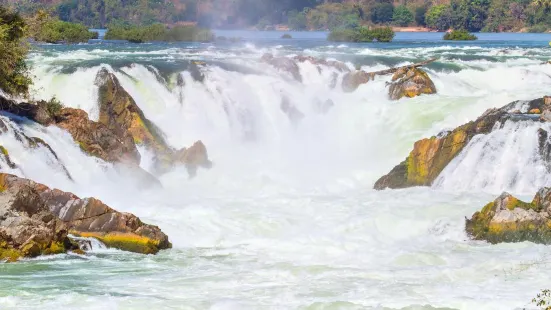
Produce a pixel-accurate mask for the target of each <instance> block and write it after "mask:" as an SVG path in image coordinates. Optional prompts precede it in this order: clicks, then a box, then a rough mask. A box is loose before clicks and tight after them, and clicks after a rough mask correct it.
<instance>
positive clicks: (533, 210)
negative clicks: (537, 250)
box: [465, 188, 551, 244]
mask: <svg viewBox="0 0 551 310" xmlns="http://www.w3.org/2000/svg"><path fill="white" fill-rule="evenodd" d="M550 207H551V188H542V189H540V190H539V191H538V193H537V194H536V196H535V197H534V199H533V200H532V202H530V203H527V202H523V201H521V200H519V199H517V198H515V197H513V196H512V195H510V194H508V193H503V194H501V196H499V197H498V198H497V199H496V200H495V201H493V202H491V203H489V204H487V205H486V206H484V208H482V210H481V211H479V212H476V213H475V214H473V216H472V217H471V218H470V219H467V221H466V224H465V229H466V231H467V233H468V234H469V235H470V236H471V237H472V238H474V239H476V240H486V241H488V242H491V243H499V242H523V241H532V242H536V243H545V244H551V226H550V224H551V218H550V214H551V208H550Z"/></svg>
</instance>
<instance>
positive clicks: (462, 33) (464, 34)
mask: <svg viewBox="0 0 551 310" xmlns="http://www.w3.org/2000/svg"><path fill="white" fill-rule="evenodd" d="M477 39H478V38H477V37H476V36H475V35H473V34H470V33H469V32H468V31H467V30H453V31H451V32H448V33H446V34H445V35H444V40H453V41H474V40H477Z"/></svg>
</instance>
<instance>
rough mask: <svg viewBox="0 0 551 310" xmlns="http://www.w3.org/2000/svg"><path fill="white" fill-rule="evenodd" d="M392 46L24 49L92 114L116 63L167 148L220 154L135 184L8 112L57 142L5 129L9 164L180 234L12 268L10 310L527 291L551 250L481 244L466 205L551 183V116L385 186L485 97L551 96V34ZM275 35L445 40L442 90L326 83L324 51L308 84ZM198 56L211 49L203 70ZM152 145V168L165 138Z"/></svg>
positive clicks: (463, 305) (515, 301) (496, 103)
mask: <svg viewBox="0 0 551 310" xmlns="http://www.w3.org/2000/svg"><path fill="white" fill-rule="evenodd" d="M293 37H295V36H294V35H293ZM283 44H287V45H283ZM393 44H395V45H392V44H391V45H371V44H370V45H354V44H351V45H347V46H333V45H329V44H327V43H325V42H322V41H317V40H306V39H305V40H297V41H296V43H288V42H287V41H285V43H282V42H281V41H278V40H275V41H253V42H248V43H247V44H238V45H208V44H207V45H197V44H194V45H156V44H150V45H142V46H137V45H130V44H129V45H109V44H104V45H100V46H96V45H89V46H88V45H83V46H75V47H63V48H61V47H56V46H45V47H42V49H41V50H36V51H35V52H34V53H33V54H32V56H31V58H30V61H31V63H32V64H33V70H34V75H35V76H36V77H37V78H36V81H37V82H36V84H35V86H34V87H35V88H34V94H35V96H36V97H37V98H43V99H49V98H50V97H51V96H53V95H55V96H56V97H57V98H58V99H60V100H61V101H62V102H63V104H65V105H66V106H71V107H75V108H81V109H83V110H85V111H87V112H88V113H89V115H90V118H91V119H97V118H98V117H99V112H98V111H99V110H98V106H97V86H95V85H94V80H95V76H96V74H97V72H98V71H99V70H100V69H101V68H102V67H105V68H107V69H108V70H110V71H111V72H114V73H115V75H116V76H117V78H118V79H119V80H120V82H121V85H122V86H123V87H124V88H125V89H126V90H127V91H128V92H129V93H130V95H131V96H132V97H133V98H134V100H135V101H136V103H137V104H138V106H139V107H140V108H141V109H142V110H143V111H144V113H145V115H146V116H147V117H148V118H149V119H150V120H151V121H153V122H154V123H155V124H156V125H157V126H158V127H159V128H160V129H161V130H162V131H163V133H164V134H165V136H166V138H167V140H168V142H169V143H170V144H171V145H172V146H174V147H178V148H180V147H184V146H188V145H190V144H191V143H192V142H193V141H195V140H198V139H201V140H203V141H204V142H205V144H206V145H207V148H208V151H209V155H210V157H211V159H212V160H213V161H214V163H215V165H214V167H213V168H212V169H211V170H208V171H207V170H202V171H200V172H199V174H198V176H197V177H196V178H194V179H191V180H190V179H189V178H188V175H187V173H186V171H185V169H184V168H175V169H173V170H172V171H170V172H169V173H167V174H165V175H163V176H162V177H161V179H160V180H161V182H162V183H163V186H164V188H163V189H150V190H145V191H139V190H137V189H135V186H133V184H132V182H131V180H130V179H129V178H128V177H125V176H124V175H120V174H119V172H117V170H116V169H114V168H113V167H112V166H111V165H109V164H106V163H103V162H101V161H99V160H97V159H94V158H90V157H88V156H86V155H85V154H84V153H82V152H81V151H80V149H79V147H78V145H77V144H75V143H74V142H73V141H72V139H71V137H70V135H68V134H67V133H66V132H63V131H62V130H60V129H57V128H54V127H48V128H43V127H40V126H38V125H36V124H32V123H29V122H23V121H20V122H14V121H10V120H8V119H7V118H4V116H2V120H4V121H5V122H7V123H9V124H10V126H11V127H10V128H17V130H21V131H23V132H24V133H25V134H26V135H28V136H33V137H34V136H36V137H39V138H41V139H43V140H44V141H45V142H46V143H48V144H49V145H50V146H51V147H52V149H53V150H54V151H55V152H56V154H57V156H58V160H57V161H55V160H53V159H52V157H51V154H49V153H48V152H46V150H43V149H42V148H39V149H36V150H29V148H28V147H27V146H25V145H24V144H21V143H20V142H19V141H17V139H15V137H14V135H13V134H12V132H11V131H10V133H7V134H3V135H0V144H1V145H3V146H5V147H6V148H7V149H8V150H9V151H10V156H11V158H12V160H13V161H14V162H15V163H16V164H17V167H19V168H18V169H5V168H4V167H5V165H2V170H3V171H5V172H10V173H16V174H18V175H22V176H25V177H28V178H31V179H33V180H36V181H39V182H42V183H44V184H46V185H49V186H54V187H58V188H61V189H63V190H67V191H72V192H75V193H76V194H77V195H80V196H94V197H97V198H100V199H101V200H103V201H104V202H105V203H107V204H109V205H110V206H111V207H113V208H115V209H117V210H121V211H128V212H132V213H134V214H136V215H138V216H140V218H141V219H142V220H143V221H145V222H148V223H152V224H155V225H159V226H160V227H161V228H162V229H163V231H165V232H166V233H167V234H168V235H169V236H170V239H171V241H172V242H173V244H174V248H173V249H171V250H169V251H164V252H162V253H160V254H159V255H157V256H141V255H136V254H132V253H125V252H121V251H105V250H101V249H100V250H93V251H92V252H90V253H88V254H87V255H85V256H79V255H59V256H53V257H45V258H41V259H39V260H29V261H24V262H22V263H19V264H4V265H0V278H1V281H0V308H2V309H20V308H22V307H24V308H29V309H35V308H36V309H44V308H66V309H167V308H174V309H440V308H442V309H522V308H523V307H526V306H527V305H528V303H529V301H530V300H531V298H532V297H533V296H534V295H535V294H536V293H537V292H538V291H539V290H540V289H541V288H543V287H545V286H546V285H547V284H548V279H549V276H551V272H550V271H549V268H546V263H547V262H548V260H547V258H548V257H549V255H551V251H550V250H549V249H548V248H546V247H545V246H541V245H534V244H530V243H519V244H501V245H489V244H486V243H483V242H475V241H471V240H469V238H468V237H467V235H466V234H465V233H464V218H465V217H466V216H470V215H472V213H473V212H474V211H477V210H479V209H480V208H481V207H482V206H483V205H484V204H486V203H487V202H488V201H490V200H493V199H494V198H495V194H496V193H499V192H501V191H504V190H509V191H511V192H512V193H515V194H517V195H521V197H523V198H524V197H526V198H527V199H529V198H531V197H530V196H532V195H533V194H534V193H535V191H536V190H537V188H538V187H539V186H543V185H551V184H550V180H549V173H548V172H547V170H545V167H544V165H543V163H541V162H540V161H538V160H539V159H538V157H537V156H536V155H537V145H538V144H537V130H538V128H544V129H549V128H547V127H548V126H547V125H545V124H537V125H535V124H529V123H526V122H518V123H505V124H503V126H502V127H501V128H499V129H496V130H494V131H493V132H492V133H490V134H488V135H486V136H477V137H476V138H475V139H473V140H472V141H471V142H470V143H469V145H468V146H467V147H466V148H465V149H464V150H463V151H462V152H461V154H460V155H459V156H458V157H457V158H456V159H455V160H454V161H453V162H452V163H451V164H450V165H449V166H448V167H447V168H446V169H445V170H444V172H443V173H442V174H441V176H440V177H439V178H438V180H437V181H436V182H435V185H434V186H433V187H432V188H412V189H407V190H395V191H382V192H376V191H373V190H372V189H371V188H372V186H373V183H374V182H375V181H376V180H377V178H379V177H380V176H381V175H383V174H385V173H387V172H388V171H389V170H390V169H391V168H392V167H393V166H394V165H396V164H398V163H399V162H401V161H402V160H403V159H404V158H405V157H406V156H407V154H408V152H409V151H410V150H411V148H412V145H413V142H414V141H416V140H418V139H420V138H423V137H428V136H431V135H434V134H436V133H438V132H440V131H441V130H443V129H450V128H454V127H456V126H458V125H460V124H463V123H465V122H467V121H469V120H472V119H475V118H476V117H478V116H479V115H481V114H482V113H483V112H484V111H485V110H486V109H488V108H492V107H501V106H503V105H505V104H507V103H509V102H511V101H513V100H518V99H531V98H536V97H538V96H542V95H546V89H547V87H548V86H549V84H551V77H550V75H551V67H548V66H545V65H541V64H540V63H541V62H542V60H543V59H546V58H547V57H549V56H551V52H550V50H549V49H548V48H547V49H545V48H540V47H538V46H541V45H538V42H535V43H533V45H532V46H525V45H522V44H517V43H515V42H511V43H508V44H507V43H499V44H498V43H495V44H494V43H492V42H490V41H488V42H485V41H484V40H481V41H479V42H476V43H475V44H478V45H476V46H474V45H472V46H471V45H461V46H449V45H443V44H440V43H437V42H432V41H431V42H428V43H427V42H424V43H415V42H410V41H407V40H406V41H403V42H401V41H400V40H397V43H393ZM265 52H273V53H276V54H277V55H281V56H292V55H297V54H306V55H312V56H316V57H322V58H327V59H337V60H341V61H344V62H346V63H347V64H348V65H349V66H355V65H359V66H362V68H363V69H364V70H366V71H375V70H379V69H384V68H388V67H389V66H395V65H400V64H407V63H412V62H416V61H419V60H421V59H426V58H430V57H435V56H438V57H440V60H439V61H438V62H437V63H435V64H433V65H431V66H429V67H428V68H427V70H428V72H429V74H430V76H431V78H432V79H433V80H434V83H435V84H436V87H437V89H438V91H439V93H438V94H437V95H432V96H422V97H418V98H414V99H406V100H401V101H397V102H391V101H389V100H388V99H387V96H386V91H387V89H386V88H385V82H386V81H387V80H388V77H378V78H376V79H375V81H373V82H369V83H368V84H366V85H362V86H360V88H359V89H358V90H357V91H356V92H353V93H344V92H342V91H341V90H340V88H339V87H338V86H337V88H335V89H333V88H331V87H330V85H331V84H332V79H333V78H334V73H337V71H336V70H335V69H334V68H330V67H325V66H322V67H320V68H319V69H318V68H317V67H316V66H314V65H312V64H310V63H300V64H299V68H300V73H301V75H302V77H303V80H304V83H302V84H301V83H298V82H296V81H294V80H293V79H292V77H291V76H290V75H287V74H285V73H282V72H279V71H277V70H276V69H274V68H273V67H271V66H269V65H266V64H263V63H261V62H259V58H260V57H261V56H262V54H263V53H265ZM195 60H200V61H204V62H205V63H206V64H205V65H200V71H201V73H202V74H203V75H204V80H203V81H200V79H198V78H197V74H196V73H197V72H195V71H194V69H193V68H192V66H191V62H192V61H195ZM341 79H342V74H340V73H339V75H338V81H340V80H341ZM337 85H338V83H337ZM282 102H287V103H288V104H289V106H291V107H292V108H293V111H296V112H295V113H289V111H287V112H286V111H284V109H282V108H281V106H282ZM10 130H12V129H10ZM12 131H13V130H12ZM140 153H141V154H142V163H141V165H142V167H144V168H146V169H147V168H148V167H149V166H150V165H151V156H152V155H151V154H150V153H149V152H148V151H147V150H146V149H143V148H140ZM148 158H149V159H148ZM60 165H63V166H64V167H66V169H67V171H68V172H69V173H70V175H71V176H72V178H73V179H74V181H70V180H69V179H68V178H67V177H65V176H64V175H63V173H62V171H61V170H60ZM96 248H97V247H96ZM526 266H528V267H526Z"/></svg>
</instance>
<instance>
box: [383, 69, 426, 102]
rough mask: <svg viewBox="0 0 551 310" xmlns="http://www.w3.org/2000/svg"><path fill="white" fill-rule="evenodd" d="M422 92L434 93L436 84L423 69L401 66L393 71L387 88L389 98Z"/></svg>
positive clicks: (411, 96) (408, 96)
mask: <svg viewBox="0 0 551 310" xmlns="http://www.w3.org/2000/svg"><path fill="white" fill-rule="evenodd" d="M423 94H425V95H430V94H436V86H434V83H433V82H432V80H431V79H430V77H429V75H428V74H427V73H426V72H425V71H423V70H421V69H419V68H409V69H408V68H403V69H400V70H398V71H396V73H394V76H393V77H392V83H390V87H389V89H388V96H389V98H390V99H391V100H398V99H401V98H403V97H407V98H413V97H416V96H420V95H423Z"/></svg>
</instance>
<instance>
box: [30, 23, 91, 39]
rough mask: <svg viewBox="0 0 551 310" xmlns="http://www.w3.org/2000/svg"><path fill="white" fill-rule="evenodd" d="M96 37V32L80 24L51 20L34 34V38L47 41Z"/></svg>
mask: <svg viewBox="0 0 551 310" xmlns="http://www.w3.org/2000/svg"><path fill="white" fill-rule="evenodd" d="M94 38H97V32H91V31H89V30H88V28H87V27H86V26H84V25H82V24H76V23H70V22H64V21H60V20H57V19H56V20H52V21H49V22H48V23H46V24H45V25H44V27H43V28H42V29H41V30H40V31H39V32H38V33H36V34H35V36H34V39H35V40H37V41H40V42H48V43H58V42H65V43H80V42H88V40H90V39H94Z"/></svg>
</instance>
